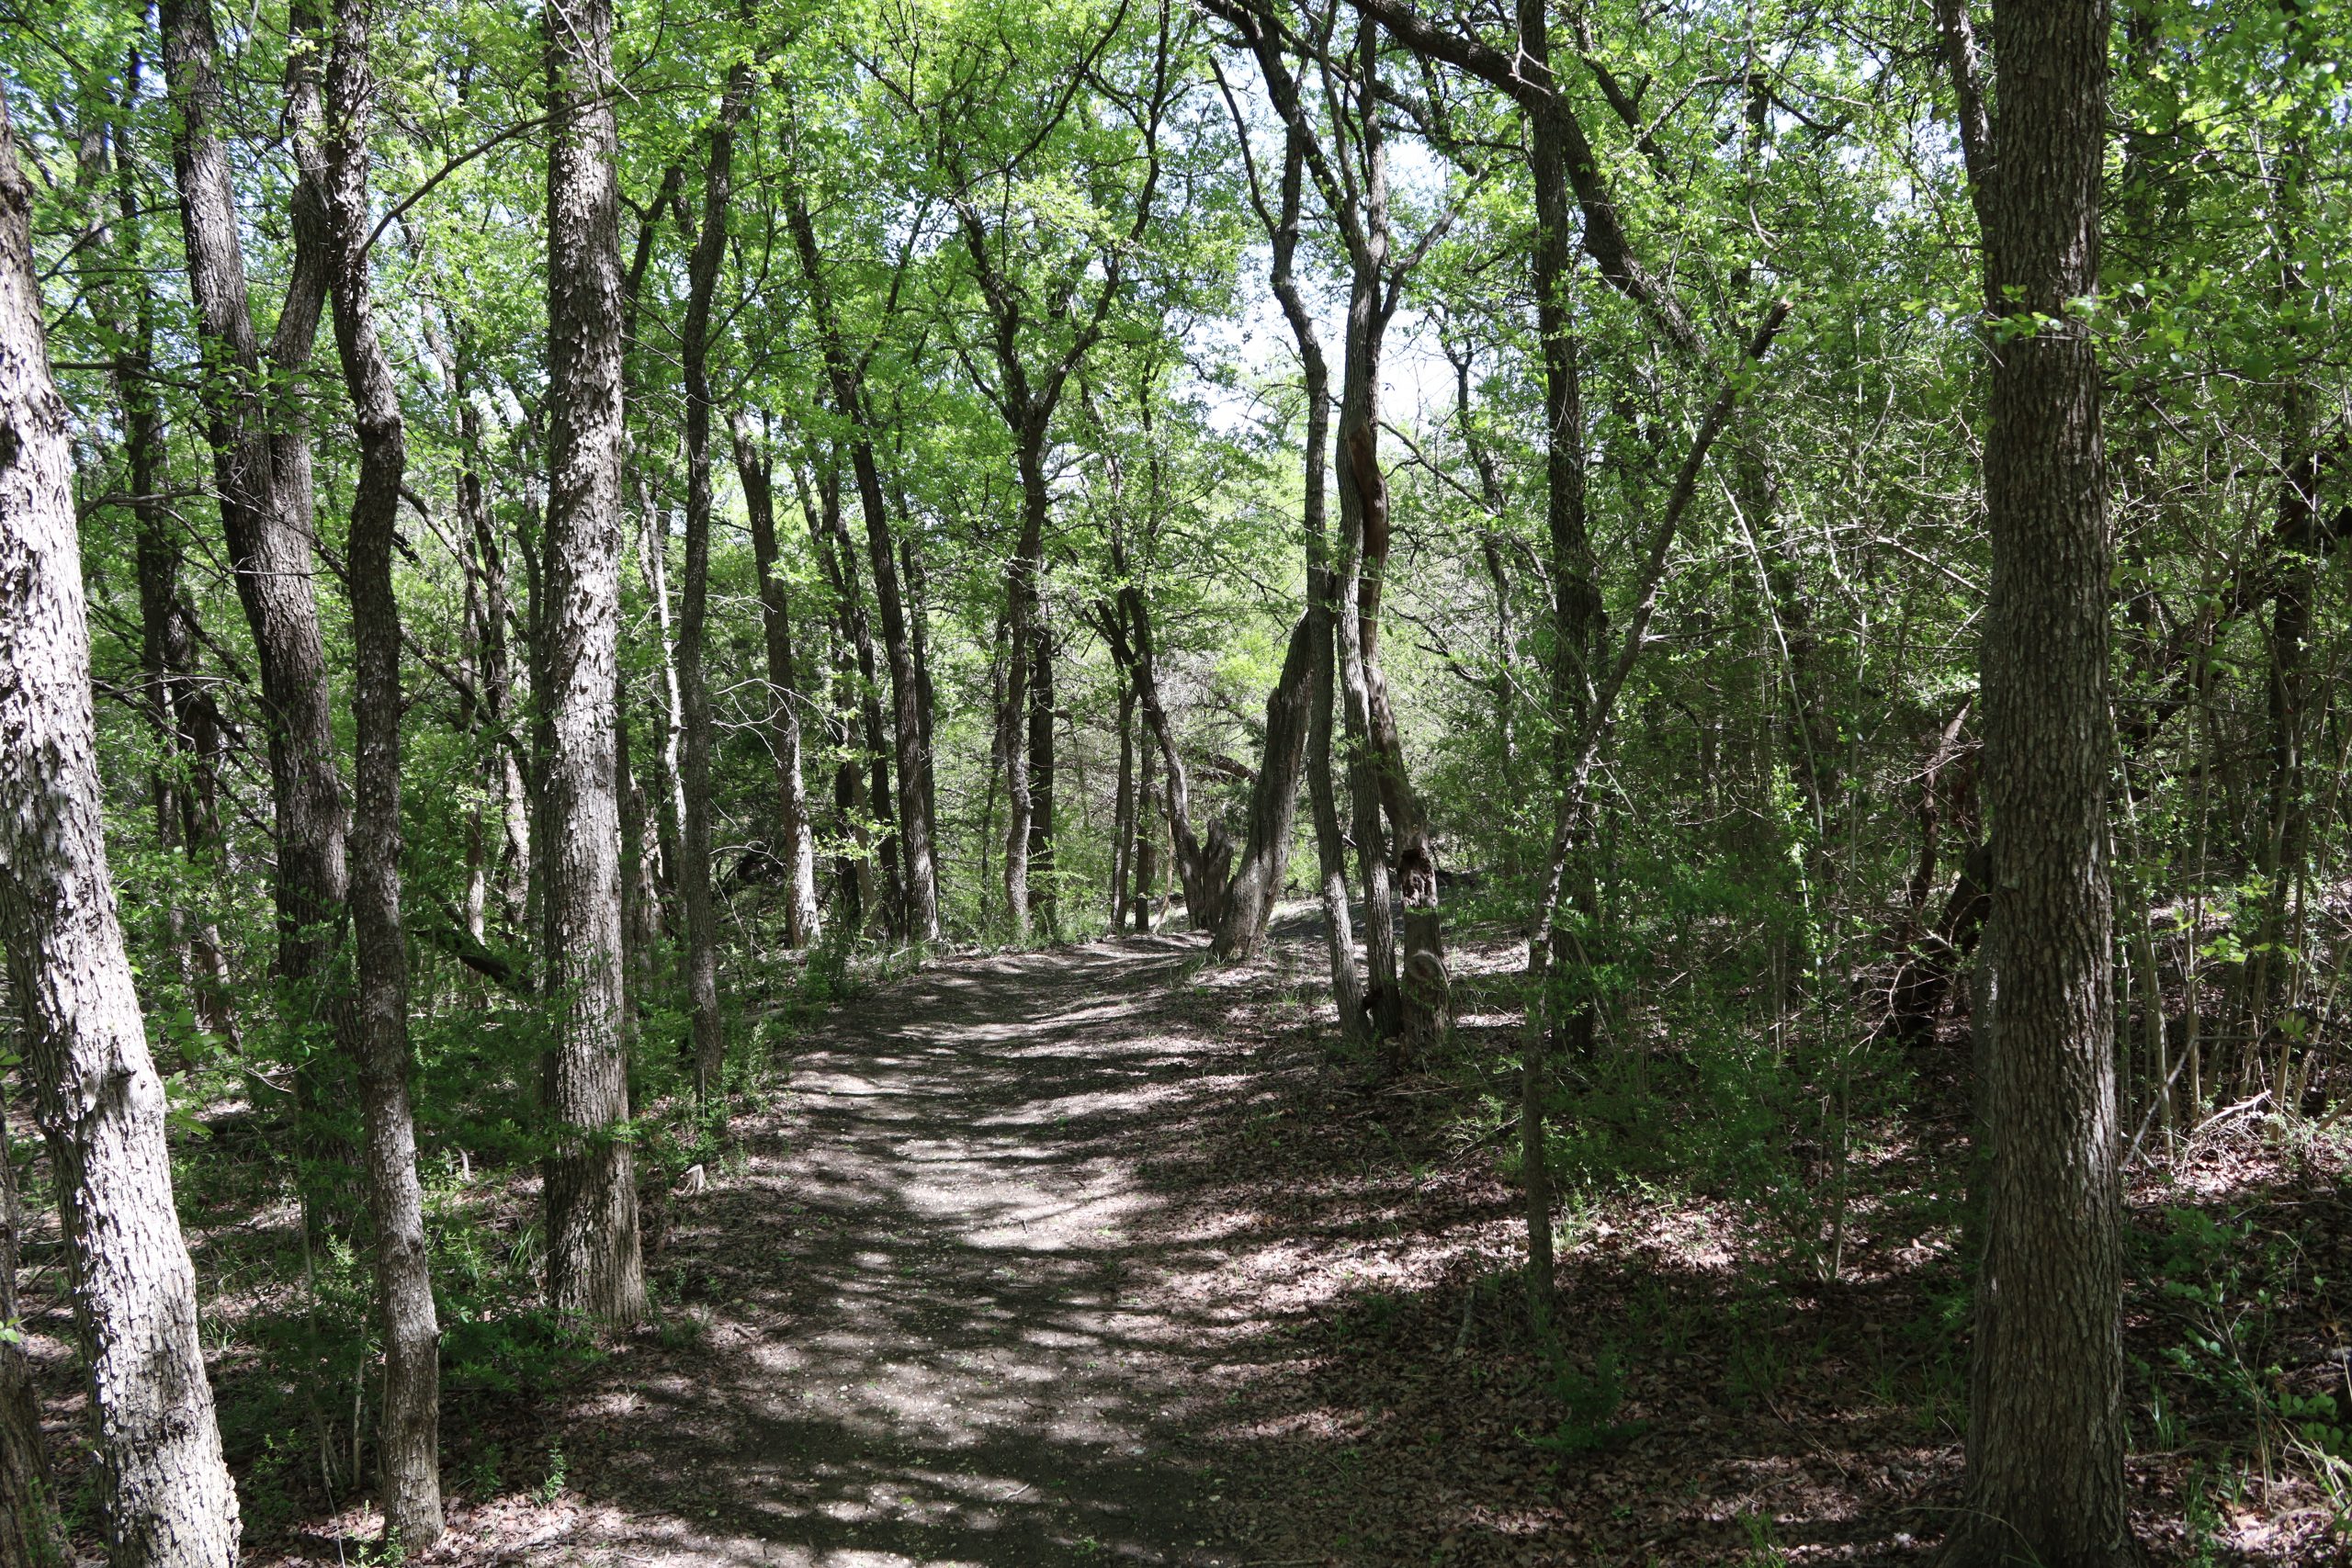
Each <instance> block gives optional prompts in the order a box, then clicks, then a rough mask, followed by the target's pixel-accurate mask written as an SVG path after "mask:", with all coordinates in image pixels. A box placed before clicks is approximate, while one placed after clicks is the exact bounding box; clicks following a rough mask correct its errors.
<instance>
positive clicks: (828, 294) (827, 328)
mask: <svg viewBox="0 0 2352 1568" xmlns="http://www.w3.org/2000/svg"><path fill="white" fill-rule="evenodd" d="M785 216H786V225H787V226H788V227H789V228H790V229H791V231H792V240H793V248H794V249H795V251H796V252H797V254H798V255H799V258H800V269H801V276H802V278H803V280H804V281H806V283H807V284H808V286H809V305H810V309H811V310H812V311H813V313H814V314H815V316H816V324H817V333H818V338H819V341H820V343H821V344H822V345H823V350H824V359H825V371H826V375H827V378H828V379H829V381H830V383H831V388H832V393H833V406H834V411H835V412H837V413H839V414H840V415H841V416H842V420H843V421H844V422H845V423H847V424H848V426H849V435H848V448H849V459H850V472H851V474H852V476H853V478H854V479H855V480H856V482H857V500H858V509H859V511H860V512H861V513H863V514H864V516H865V547H866V563H867V565H868V566H869V567H870V568H871V569H872V570H873V573H874V603H875V608H876V611H877V612H878V613H879V615H880V616H881V620H882V646H883V650H884V653H885V654H886V656H887V657H888V660H889V664H890V719H891V743H892V747H893V750H894V758H893V760H894V761H896V763H897V765H898V776H899V795H898V806H899V810H898V823H899V845H900V854H901V857H902V859H903V861H904V863H905V867H906V908H905V918H906V931H907V935H908V937H909V939H910V940H911V941H915V942H937V941H938V940H939V879H938V869H937V865H936V862H935V856H934V850H933V846H934V843H935V842H936V840H937V837H938V829H937V825H936V824H935V823H934V822H933V820H932V817H931V806H930V802H929V799H928V797H927V796H926V795H924V793H923V792H924V787H925V784H924V781H925V780H926V779H927V778H928V777H929V776H930V773H931V753H930V747H929V741H928V736H927V732H928V729H929V727H930V719H929V705H928V704H927V703H926V702H925V701H924V698H923V695H922V679H921V677H920V676H919V674H918V671H917V664H916V660H915V652H914V646H913V642H912V640H911V638H910V636H909V633H908V616H907V613H906V605H905V601H904V598H903V596H902V595H901V593H900V591H899V568H898V562H897V558H896V553H895V551H894V550H893V548H892V545H891V539H890V519H889V513H888V510H887V508H886V507H885V505H884V501H883V495H882V475H881V470H880V468H879V467H878V465H877V464H876V460H875V454H874V433H873V429H872V427H871V422H870V421H869V419H868V417H867V400H866V394H865V369H864V367H863V365H862V363H861V362H859V361H857V360H855V359H854V358H852V357H851V355H850V353H849V349H848V345H847V344H844V343H843V342H842V335H841V327H840V322H839V319H838V317H837V316H836V315H835V313H834V310H833V301H832V291H831V285H830V283H829V281H828V279H827V277H826V274H825V268H824V259H823V257H822V255H821V254H820V252H819V251H818V248H817V231H816V226H815V225H814V224H813V223H811V222H810V221H809V209H808V206H807V204H806V203H805V202H803V201H802V200H801V199H800V193H799V191H798V189H797V187H791V188H788V189H787V190H786V209H785Z"/></svg>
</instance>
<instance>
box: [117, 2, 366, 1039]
mask: <svg viewBox="0 0 2352 1568" xmlns="http://www.w3.org/2000/svg"><path fill="white" fill-rule="evenodd" d="M162 16H163V31H164V71H165V76H166V78H167V80H168V83H169V88H170V95H171V100H172V107H173V110H174V127H175V134H174V140H173V147H172V154H173V164H174V166H175V171H176V173H177V175H178V184H179V207H180V224H181V229H182V231H183V233H184V235H185V237H186V240H187V276H188V292H189V295H190V297H191V298H192V299H193V300H194V302H195V305H196V312H197V329H198V344H199V346H200V347H201V349H202V352H203V359H204V371H203V380H202V383H201V387H200V389H199V400H200V401H201V402H202V404H203V407H204V411H205V420H206V426H207V429H206V434H207V437H208V439H209V442H210V445H211V447H212V457H213V481H214V487H215V489H216V491H218V494H219V498H220V525H221V531H222V533H223V534H224V535H225V536H227V539H228V545H229V560H230V564H231V566H232V569H233V570H234V571H235V574H236V583H237V597H238V599H239V601H240V602H241V603H242V604H243V607H244V612H245V619H246V621H247V623H248V624H249V625H250V626H251V627H252V629H253V637H254V661H255V663H256V664H257V665H258V667H259V671H260V675H261V699H262V712H263V717H264V722H265V724H266V728H267V733H268V750H269V773H270V790H271V796H272V803H273V805H274V806H275V807H276V811H275V821H274V828H275V838H276V847H277V882H276V894H277V972H278V977H279V979H280V981H281V982H283V983H284V984H285V985H286V986H287V987H289V990H290V992H291V993H292V994H291V995H289V997H288V1006H287V1008H286V1014H287V1016H289V1017H295V1018H308V1017H313V1016H324V1017H326V1018H328V1019H329V1020H330V1021H332V1022H333V1023H334V1025H335V1026H336V1030H337V1032H338V1034H341V1035H344V1036H345V1042H346V1043H350V1029H351V1025H350V1022H349V1019H348V1008H347V1007H346V1006H345V1005H343V1002H342V1001H341V999H339V998H334V997H332V996H328V997H325V998H311V997H307V996H304V995H303V994H302V993H303V992H304V991H306V990H309V989H311V988H312V987H321V986H323V985H324V984H325V983H326V979H327V970H328V966H329V964H331V962H332V960H333V958H334V952H335V949H336V948H337V947H338V946H339V945H340V943H341V941H342V930H341V927H342V924H343V920H344V917H345V910H344V899H345V894H346V892H347V891H348V882H349V869H348V866H347V865H346V863H345V827H346V819H345V813H346V809H347V808H346V805H345V796H344V789H343V779H342V774H341V772H340V764H339V762H338V761H337V755H336V748H335V736H334V711H333V705H332V700H331V694H330V690H329V687H328V684H327V671H326V649H325V644H324V640H323V638H322V636H321V634H320V630H319V610H318V601H317V597H316V595H315V592H314V590H313V587H312V581H311V579H312V574H313V566H312V561H311V536H312V528H313V520H312V516H311V465H310V444H309V441H308V438H307V435H306V434H305V432H304V431H303V430H302V428H301V422H300V417H299V415H298V414H295V413H291V412H287V411H288V410H289V409H292V408H295V407H298V406H299V405H298V404H297V403H296V400H293V399H291V398H287V397H282V396H277V395H273V394H274V391H276V390H277V389H273V388H272V387H271V386H270V382H271V381H272V380H273V379H277V378H293V377H295V376H298V375H299V374H300V372H301V371H302V370H303V368H304V367H306V366H307V365H308V363H309V361H310V357H311V343H312V340H313V339H314V338H315V336H316V335H317V331H318V322H319V315H320V311H321V310H322V308H323V306H324V302H325V293H326V269H325V265H324V256H323V249H322V227H323V211H322V197H321V192H320V188H319V177H318V169H317V166H316V163H315V157H314V150H311V149H310V148H309V147H308V145H307V128H308V127H309V126H311V125H313V124H314V123H315V120H316V112H315V107H314V106H315V103H316V96H317V88H316V85H315V84H314V83H311V82H309V81H307V80H306V79H304V78H302V77H301V76H300V74H299V73H297V74H296V76H295V80H294V81H293V82H292V83H291V84H290V86H291V92H290V96H291V97H292V99H293V111H294V118H295V120H296V123H297V125H298V126H299V127H303V128H305V135H303V136H299V137H298V138H297V141H298V144H299V145H300V147H301V149H302V152H303V157H302V162H303V164H304V169H303V175H302V178H301V180H300V182H299V184H298V186H297V188H296V195H295V200H294V209H293V219H294V224H293V227H294V233H295V257H294V269H293V276H292V277H291V278H290V279H289V280H288V285H287V294H286V300H285V303H284V305H283V306H282V308H281V309H280V310H279V312H278V319H277V329H276V331H275V333H274V334H273V336H272V339H271V343H270V345H269V352H268V355H267V357H266V360H265V357H264V355H263V351H262V344H261V341H260V338H259V336H258V335H257V333H255V331H254V321H253V314H252V311H251V309H250V306H249V302H248V299H247V294H246V288H245V269H244V256H243V250H242V249H241V247H240V242H239V239H238V230H237V213H236V209H235V205H234V202H233V199H232V195H231V189H230V180H229V161H228V154H227V152H226V149H225V148H224V147H223V146H222V144H221V141H220V119H221V117H222V113H223V100H222V94H221V86H220V76H219V67H218V63H217V61H218V47H217V44H216V41H215V39H214V36H213V28H212V16H211V10H210V7H209V3H208V0H170V3H169V4H166V5H165V6H164V7H163V12H162ZM306 105H309V106H313V107H310V108H307V109H306V108H305V107H304V106H306ZM306 1077H307V1075H306Z"/></svg>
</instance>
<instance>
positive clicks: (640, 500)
mask: <svg viewBox="0 0 2352 1568" xmlns="http://www.w3.org/2000/svg"><path fill="white" fill-rule="evenodd" d="M624 461H626V459H624ZM629 477H630V480H631V483H632V484H633V486H634V488H635V489H636V491H637V518H638V530H637V569H638V570H639V572H640V573H641V574H642V575H643V576H644V578H645V596H646V599H647V600H648V601H649V602H650V604H652V606H653V625H654V633H655V637H656V640H657V641H658V643H659V645H660V648H661V653H662V744H661V746H660V748H659V749H657V750H655V752H654V754H653V756H654V761H653V788H654V793H655V794H656V795H660V797H661V802H662V805H661V809H660V810H659V811H658V812H656V813H655V814H654V816H653V841H654V843H655V845H656V847H657V848H658V849H659V850H660V852H661V867H662V874H661V877H660V886H661V889H662V927H663V929H664V930H667V931H676V930H678V929H679V928H680V927H681V926H683V925H684V920H683V919H680V918H679V911H677V910H676V909H674V908H673V907H672V906H673V905H674V904H675V902H676V901H677V897H678V863H679V862H680V861H681V860H682V859H683V858H684V855H685V824H686V792H685V788H684V783H683V782H682V781H683V775H682V772H681V769H680V766H679V757H680V753H681V752H683V751H684V749H685V741H684V738H685V731H686V725H685V697H684V693H683V692H681V691H680V690H679V687H678V641H677V637H676V635H675V630H674V627H673V623H672V620H671V615H670V554H669V545H670V530H669V527H668V525H667V524H666V523H665V522H664V521H663V520H662V517H661V515H660V509H659V508H658V507H657V506H656V504H655V502H654V499H653V484H652V481H651V480H650V479H649V478H648V477H647V475H646V472H645V469H644V467H643V465H641V464H639V465H635V466H633V467H631V468H630V469H629Z"/></svg>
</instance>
